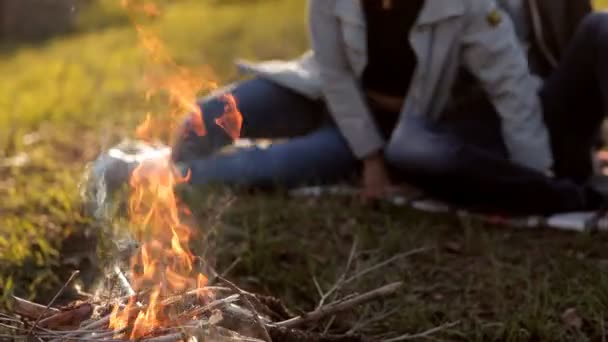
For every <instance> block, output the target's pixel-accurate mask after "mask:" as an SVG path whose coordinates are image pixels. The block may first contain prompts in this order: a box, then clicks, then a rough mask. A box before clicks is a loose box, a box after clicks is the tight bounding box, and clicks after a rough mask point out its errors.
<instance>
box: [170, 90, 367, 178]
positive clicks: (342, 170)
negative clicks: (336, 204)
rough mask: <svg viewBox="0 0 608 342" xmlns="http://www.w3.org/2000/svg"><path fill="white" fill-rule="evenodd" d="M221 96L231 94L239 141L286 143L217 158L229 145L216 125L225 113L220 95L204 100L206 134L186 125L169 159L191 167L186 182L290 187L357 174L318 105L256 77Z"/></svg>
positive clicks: (341, 138) (321, 107) (338, 138)
mask: <svg viewBox="0 0 608 342" xmlns="http://www.w3.org/2000/svg"><path fill="white" fill-rule="evenodd" d="M225 91H226V92H230V93H231V94H232V95H234V97H235V98H236V99H237V102H238V107H239V110H240V111H241V113H242V114H243V128H242V130H241V137H243V138H251V139H260V138H264V139H285V140H284V141H278V142H275V143H273V144H272V145H270V146H269V147H268V148H260V147H250V148H243V149H239V150H238V151H235V152H227V153H216V152H217V151H218V150H220V149H221V148H223V147H225V146H227V145H229V144H231V143H232V140H231V138H230V137H229V136H228V135H227V134H226V132H225V131H224V130H223V129H222V128H221V127H219V126H217V125H216V124H215V119H216V118H217V117H219V116H220V115H222V113H223V112H224V102H223V101H222V99H221V96H213V97H210V98H207V99H205V100H203V101H202V103H201V104H200V106H201V109H202V112H203V118H204V123H205V125H206V128H207V134H206V135H205V136H202V137H200V136H197V135H196V134H194V132H192V130H191V129H188V122H186V124H185V126H186V127H185V128H186V129H185V133H184V135H183V139H182V140H181V141H180V142H178V144H177V146H176V148H175V149H174V159H176V160H177V161H178V162H180V161H181V162H185V164H186V165H187V167H189V168H190V171H191V176H192V178H191V183H193V184H207V183H225V184H231V185H242V186H253V187H259V188H268V187H273V186H279V187H285V188H291V187H296V186H300V185H307V184H323V183H333V182H338V181H340V180H343V179H346V178H348V177H349V176H351V175H352V173H353V171H354V170H356V169H357V164H358V162H357V160H356V159H355V157H354V156H353V155H352V153H351V152H350V149H349V147H348V145H347V143H346V141H345V140H344V138H343V137H342V135H341V134H340V132H339V131H338V129H337V128H336V127H335V126H334V125H333V123H332V122H331V120H330V119H329V115H328V113H327V110H326V108H325V105H324V104H323V103H322V102H315V101H311V100H309V99H307V98H305V97H303V96H301V95H298V94H296V93H294V92H292V91H291V90H289V89H286V88H283V87H280V86H278V85H276V84H274V83H272V82H270V81H268V80H265V79H261V78H256V79H252V80H249V81H245V82H242V83H239V84H236V85H233V86H231V87H228V88H226V89H225ZM220 95H221V94H220Z"/></svg>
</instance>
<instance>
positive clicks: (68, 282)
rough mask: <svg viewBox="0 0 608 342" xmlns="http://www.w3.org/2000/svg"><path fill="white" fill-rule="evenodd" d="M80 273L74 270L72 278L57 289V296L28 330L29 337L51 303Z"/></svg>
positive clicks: (50, 303)
mask: <svg viewBox="0 0 608 342" xmlns="http://www.w3.org/2000/svg"><path fill="white" fill-rule="evenodd" d="M78 273H80V271H78V270H76V271H74V272H72V275H71V276H70V278H68V280H67V281H66V282H65V283H64V284H63V286H62V287H61V288H60V289H59V291H57V293H56V294H55V297H53V299H51V301H50V302H49V303H48V304H47V305H46V308H44V311H42V312H41V313H40V315H39V316H38V318H37V319H36V321H35V322H34V325H32V327H31V328H30V330H29V331H28V333H27V336H28V337H29V336H31V335H32V333H33V332H34V329H36V326H37V325H38V323H39V322H40V320H41V319H42V316H43V315H44V314H45V313H46V311H47V310H48V309H49V308H50V307H51V305H53V304H54V303H55V301H56V300H57V298H59V296H61V294H62V293H63V291H65V289H66V288H67V287H68V285H70V283H71V282H72V280H74V278H75V277H76V276H77V275H78Z"/></svg>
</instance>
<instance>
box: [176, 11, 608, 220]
mask: <svg viewBox="0 0 608 342" xmlns="http://www.w3.org/2000/svg"><path fill="white" fill-rule="evenodd" d="M606 18H607V16H606V15H605V14H593V15H590V16H589V17H588V18H587V19H586V20H585V21H584V22H583V23H582V25H581V27H580V29H579V31H578V33H577V34H576V36H575V37H574V39H573V42H572V44H571V46H570V48H569V51H567V52H566V54H565V56H564V58H563V61H562V63H561V65H560V66H559V67H558V68H557V70H556V71H555V72H554V73H553V75H552V76H551V77H550V78H549V79H548V80H547V81H546V83H545V86H544V87H543V89H542V91H541V99H542V102H543V105H544V114H545V121H546V123H547V126H548V128H549V132H550V136H551V143H552V145H553V146H552V147H553V152H554V159H555V161H556V163H555V172H556V174H557V176H558V177H557V178H548V177H546V176H545V175H543V174H541V173H539V172H536V171H534V170H530V169H527V168H525V167H522V166H519V165H516V164H514V163H511V162H510V161H509V159H508V153H507V150H506V148H505V145H504V143H503V140H502V133H501V127H500V120H499V118H498V116H497V115H496V113H495V111H494V108H493V106H492V105H491V104H490V103H489V102H488V101H487V100H486V99H483V100H480V101H478V102H477V103H475V104H473V105H471V106H470V107H468V108H466V110H464V111H459V112H458V113H445V115H443V116H442V117H443V118H442V119H441V120H439V121H434V122H430V121H428V120H425V119H424V118H422V117H411V118H404V119H405V120H407V121H408V122H407V125H405V126H406V127H407V129H406V130H404V131H400V132H399V134H405V135H407V141H410V142H411V143H410V144H407V145H404V146H394V145H389V146H387V148H386V150H385V159H386V161H387V163H388V165H389V166H390V167H391V169H392V171H393V173H394V175H396V177H397V178H399V180H402V181H405V182H407V183H411V184H413V185H415V186H417V187H419V188H421V189H422V190H424V191H425V192H427V193H428V194H430V195H432V196H434V197H437V198H438V199H442V200H445V201H449V202H452V203H454V204H457V205H462V206H467V207H471V208H473V209H476V210H479V211H491V212H505V213H511V214H548V213H554V212H566V211H577V210H586V209H593V208H594V207H595V206H597V205H598V202H599V199H598V195H597V194H595V193H594V192H593V191H591V190H590V189H588V188H587V187H586V186H585V185H584V183H585V181H586V180H587V178H589V177H590V175H591V173H592V168H591V161H590V151H591V148H592V145H593V142H594V141H595V140H594V138H595V137H596V136H597V134H596V133H597V132H598V129H599V127H600V123H601V120H602V119H603V115H604V112H605V109H606V108H607V105H608V63H607V62H604V61H607V60H608V19H606ZM230 91H231V92H232V94H233V95H234V96H235V97H236V98H237V100H238V103H239V108H240V110H241V112H242V113H243V116H244V123H243V130H242V135H243V137H246V138H271V139H276V138H288V139H287V140H286V141H285V142H282V143H277V144H274V145H272V146H270V147H269V148H267V149H260V148H248V149H244V150H241V151H238V152H235V153H230V154H217V153H215V152H216V151H217V150H218V149H220V148H221V147H224V146H226V145H227V144H229V143H230V142H231V140H230V138H229V137H228V135H227V134H226V133H225V132H224V131H223V130H222V129H221V128H220V127H218V126H216V125H215V124H214V120H215V118H216V117H218V116H219V115H221V114H222V112H223V106H224V104H223V103H222V101H221V100H220V99H219V98H218V97H212V98H209V99H207V100H205V101H204V102H203V103H202V104H201V107H202V110H203V117H204V121H205V124H206V126H207V129H208V135H207V136H205V137H197V136H196V135H195V134H193V133H192V132H190V131H189V130H188V129H186V133H185V134H184V136H183V139H182V140H181V141H180V142H179V143H178V145H177V146H176V148H175V151H174V156H175V158H176V160H178V161H182V162H185V163H186V164H187V165H188V167H189V168H190V169H191V172H192V180H191V182H192V183H194V184H206V183H212V182H219V183H228V184H237V185H247V186H256V187H270V186H275V185H278V186H281V187H286V188H289V187H294V186H299V185H306V184H312V183H332V182H337V181H340V180H343V179H346V178H348V177H350V176H352V175H353V174H355V173H356V172H357V170H358V168H359V163H358V161H357V160H356V159H355V157H354V156H353V155H352V153H351V152H350V149H349V148H348V145H347V143H346V141H345V140H344V138H343V137H342V135H341V134H340V132H339V131H338V129H337V128H336V127H335V125H334V124H333V123H332V121H331V120H330V119H329V116H328V114H327V110H326V107H325V106H324V104H323V103H321V102H314V101H311V100H308V99H306V98H304V97H302V96H300V95H298V94H295V93H293V92H291V91H290V90H287V89H285V88H282V87H280V86H278V85H275V84H273V83H271V82H270V81H266V80H263V79H259V78H258V79H253V80H250V81H246V82H243V83H240V84H237V85H236V86H234V87H233V89H230ZM187 126H188V125H187V124H186V128H187ZM401 141H404V140H401Z"/></svg>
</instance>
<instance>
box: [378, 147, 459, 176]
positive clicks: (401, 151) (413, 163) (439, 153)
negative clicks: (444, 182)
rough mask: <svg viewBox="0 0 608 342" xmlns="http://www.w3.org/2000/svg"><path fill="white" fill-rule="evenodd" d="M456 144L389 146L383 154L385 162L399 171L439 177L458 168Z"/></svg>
mask: <svg viewBox="0 0 608 342" xmlns="http://www.w3.org/2000/svg"><path fill="white" fill-rule="evenodd" d="M458 154H459V151H458V144H455V145H454V146H449V145H445V144H438V143H418V142H415V141H412V142H411V143H409V144H389V145H388V146H387V148H386V150H385V152H384V157H385V160H386V162H387V163H388V164H389V165H391V166H392V167H395V168H397V169H398V170H401V171H406V172H413V173H424V174H427V175H439V174H444V173H449V172H451V171H453V170H454V169H455V168H457V167H458V163H459V161H458Z"/></svg>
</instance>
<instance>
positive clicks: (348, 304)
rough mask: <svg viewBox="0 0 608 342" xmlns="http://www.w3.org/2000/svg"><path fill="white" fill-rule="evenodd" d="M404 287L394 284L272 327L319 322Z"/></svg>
mask: <svg viewBox="0 0 608 342" xmlns="http://www.w3.org/2000/svg"><path fill="white" fill-rule="evenodd" d="M402 285H403V283H402V282H396V283H392V284H389V285H386V286H383V287H380V288H377V289H375V290H372V291H369V292H366V293H364V294H362V295H359V296H355V297H352V298H349V299H347V300H343V301H338V302H334V303H331V304H328V305H325V306H322V307H320V308H319V309H317V310H315V311H312V312H309V313H307V314H304V315H302V316H297V317H294V318H291V319H288V320H286V321H283V322H278V323H275V324H272V325H273V326H277V327H287V328H292V327H296V326H300V325H303V324H306V323H310V322H314V321H318V320H320V319H322V318H324V317H327V316H331V315H333V314H336V313H339V312H342V311H345V310H348V309H350V308H353V307H356V306H359V305H361V304H364V303H367V302H369V301H371V300H374V299H376V298H379V297H384V296H388V295H391V294H393V293H395V292H397V290H399V288H401V286H402Z"/></svg>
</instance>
